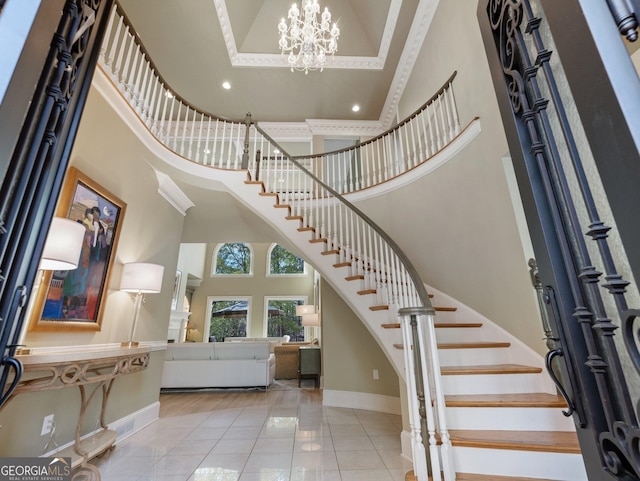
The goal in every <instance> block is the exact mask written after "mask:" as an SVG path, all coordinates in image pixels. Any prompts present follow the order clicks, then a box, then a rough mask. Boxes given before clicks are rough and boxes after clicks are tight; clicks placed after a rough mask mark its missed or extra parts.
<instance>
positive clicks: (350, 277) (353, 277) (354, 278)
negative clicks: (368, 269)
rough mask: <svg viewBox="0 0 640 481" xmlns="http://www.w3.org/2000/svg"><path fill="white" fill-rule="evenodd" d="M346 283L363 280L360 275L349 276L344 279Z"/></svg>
mask: <svg viewBox="0 0 640 481" xmlns="http://www.w3.org/2000/svg"><path fill="white" fill-rule="evenodd" d="M344 279H345V280H346V281H361V280H363V279H364V276H363V275H362V274H358V275H357V276H349V277H345V278H344Z"/></svg>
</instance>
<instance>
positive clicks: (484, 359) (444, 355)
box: [438, 348, 513, 366]
mask: <svg viewBox="0 0 640 481" xmlns="http://www.w3.org/2000/svg"><path fill="white" fill-rule="evenodd" d="M438 358H439V359H440V365H441V366H471V365H478V364H481V365H487V364H509V363H512V362H513V359H512V357H511V351H510V350H509V348H474V349H439V350H438Z"/></svg>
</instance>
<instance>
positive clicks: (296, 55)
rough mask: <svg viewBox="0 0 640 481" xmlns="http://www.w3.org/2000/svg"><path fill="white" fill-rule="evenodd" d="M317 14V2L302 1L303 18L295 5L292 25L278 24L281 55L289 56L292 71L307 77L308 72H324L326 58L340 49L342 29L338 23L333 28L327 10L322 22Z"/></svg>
mask: <svg viewBox="0 0 640 481" xmlns="http://www.w3.org/2000/svg"><path fill="white" fill-rule="evenodd" d="M318 13H320V5H318V0H303V2H302V18H300V11H299V10H298V6H297V5H296V4H295V3H294V4H293V5H292V6H291V8H290V9H289V26H287V24H286V22H285V21H284V18H283V19H282V20H280V23H279V24H278V31H279V32H280V50H281V51H282V55H284V54H285V53H289V56H288V57H287V61H288V62H289V65H291V71H292V72H293V71H294V70H299V71H304V73H305V74H308V73H309V70H318V69H320V71H321V72H322V69H323V68H324V64H325V63H326V62H327V56H328V55H332V56H333V54H334V53H335V52H336V50H338V37H339V36H340V29H339V28H338V26H337V25H336V24H335V23H334V24H333V26H330V24H331V13H330V12H329V9H328V8H326V7H325V9H324V12H322V16H321V20H320V22H319V23H318V19H317V15H318Z"/></svg>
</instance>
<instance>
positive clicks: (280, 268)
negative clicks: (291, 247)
mask: <svg viewBox="0 0 640 481" xmlns="http://www.w3.org/2000/svg"><path fill="white" fill-rule="evenodd" d="M269 272H270V273H271V274H302V273H304V261H303V260H302V259H301V258H300V257H298V256H296V255H294V254H292V253H291V252H289V251H288V250H287V249H285V248H284V247H282V246H279V245H276V246H275V247H274V248H273V249H271V257H270V258H269Z"/></svg>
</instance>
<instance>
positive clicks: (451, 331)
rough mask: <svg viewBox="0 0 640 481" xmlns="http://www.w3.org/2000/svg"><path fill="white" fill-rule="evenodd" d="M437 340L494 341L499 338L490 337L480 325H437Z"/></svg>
mask: <svg viewBox="0 0 640 481" xmlns="http://www.w3.org/2000/svg"><path fill="white" fill-rule="evenodd" d="M436 339H437V340H438V342H482V341H487V342H489V341H491V342H496V341H500V339H496V338H495V337H493V338H491V337H490V335H489V333H486V332H485V331H484V329H482V328H480V327H437V328H436Z"/></svg>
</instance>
